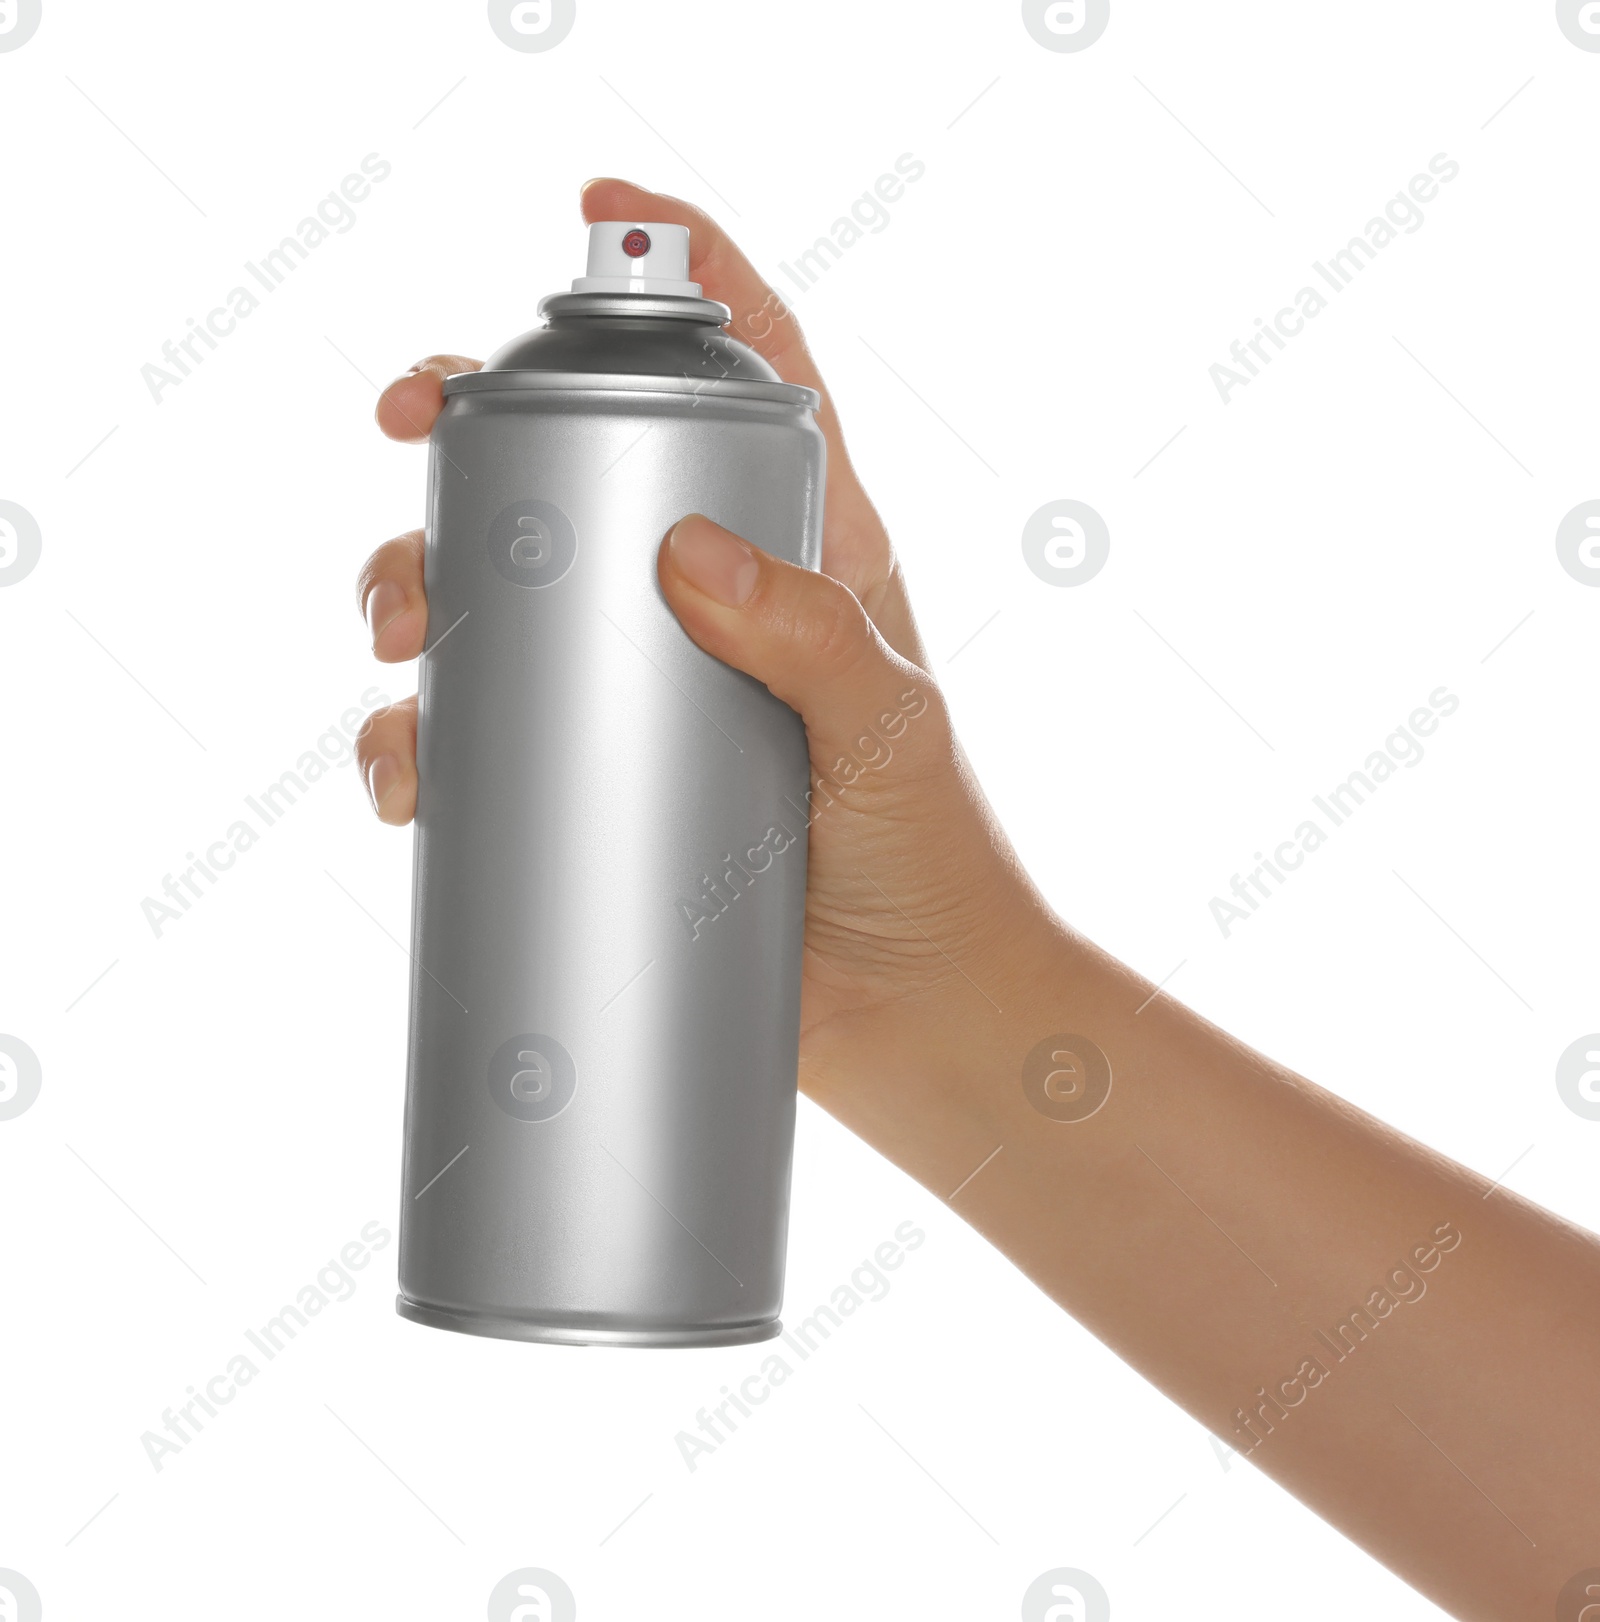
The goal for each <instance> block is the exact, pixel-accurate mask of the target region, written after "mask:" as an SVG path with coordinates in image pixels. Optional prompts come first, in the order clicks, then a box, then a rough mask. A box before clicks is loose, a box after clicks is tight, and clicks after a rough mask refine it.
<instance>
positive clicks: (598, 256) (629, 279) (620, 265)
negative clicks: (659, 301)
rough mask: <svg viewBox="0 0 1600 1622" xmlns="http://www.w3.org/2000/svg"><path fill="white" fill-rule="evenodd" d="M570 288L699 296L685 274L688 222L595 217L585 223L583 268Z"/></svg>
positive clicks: (667, 296) (685, 296)
mask: <svg viewBox="0 0 1600 1622" xmlns="http://www.w3.org/2000/svg"><path fill="white" fill-rule="evenodd" d="M572 291H573V292H574V293H647V294H654V295H655V296H656V297H658V298H660V297H666V298H699V297H700V284H699V283H698V282H691V281H690V280H689V228H688V226H686V225H659V224H656V223H655V222H654V221H651V220H597V221H596V222H595V223H594V224H593V225H591V226H590V227H589V273H588V274H587V275H586V276H580V277H579V278H578V279H577V280H576V281H575V282H574V283H573V284H572Z"/></svg>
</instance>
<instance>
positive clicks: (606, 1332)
mask: <svg viewBox="0 0 1600 1622" xmlns="http://www.w3.org/2000/svg"><path fill="white" fill-rule="evenodd" d="M394 1308H395V1311H396V1312H398V1313H399V1314H400V1316H401V1317H402V1318H409V1319H410V1320H411V1322H412V1323H418V1324H426V1325H427V1326H428V1327H429V1328H430V1329H451V1330H454V1331H455V1332H456V1333H457V1334H458V1335H487V1336H489V1337H490V1338H492V1339H494V1340H529V1341H539V1342H543V1343H544V1344H547V1345H551V1346H657V1347H663V1346H685V1347H687V1346H746V1345H749V1344H750V1343H752V1342H754V1341H760V1340H772V1339H773V1338H774V1337H775V1336H777V1335H778V1334H780V1333H781V1332H782V1330H783V1324H782V1322H781V1321H780V1320H779V1319H777V1318H765V1319H762V1320H760V1321H759V1322H757V1323H744V1324H707V1325H705V1326H703V1327H700V1328H686V1329H614V1328H609V1327H606V1328H602V1327H600V1326H598V1325H597V1326H595V1327H593V1328H588V1327H585V1326H584V1325H582V1324H570V1323H562V1324H550V1323H539V1322H538V1321H537V1320H534V1319H529V1318H505V1317H497V1316H495V1315H494V1314H492V1313H485V1312H452V1311H450V1310H449V1309H448V1308H445V1307H430V1306H425V1305H423V1303H422V1302H420V1301H413V1300H411V1299H410V1298H409V1297H407V1296H404V1295H397V1296H396V1297H395V1302H394Z"/></svg>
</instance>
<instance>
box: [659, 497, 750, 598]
mask: <svg viewBox="0 0 1600 1622" xmlns="http://www.w3.org/2000/svg"><path fill="white" fill-rule="evenodd" d="M667 548H668V550H669V551H670V552H671V553H672V561H673V563H675V564H676V565H677V567H678V569H679V571H680V572H681V573H682V574H683V576H684V578H685V579H686V580H688V582H689V584H690V585H691V586H695V587H698V588H699V590H701V591H703V592H704V593H705V594H706V596H708V597H710V598H713V599H714V600H715V601H717V602H719V603H723V604H725V605H726V606H727V607H729V608H739V607H742V606H743V605H744V604H745V603H746V602H748V601H749V600H750V593H751V592H753V591H754V590H755V589H756V579H757V577H758V576H759V575H760V573H761V565H760V563H759V562H757V560H756V555H755V553H754V552H753V551H751V549H750V548H749V547H748V546H746V545H745V543H744V542H743V541H741V540H740V539H739V537H738V536H737V535H730V534H729V533H728V532H727V530H725V529H723V528H721V527H720V526H719V525H717V524H713V523H712V522H711V520H710V519H709V518H685V519H683V520H682V521H681V522H679V523H677V524H675V525H673V528H672V534H671V535H670V536H669V537H668V538H667Z"/></svg>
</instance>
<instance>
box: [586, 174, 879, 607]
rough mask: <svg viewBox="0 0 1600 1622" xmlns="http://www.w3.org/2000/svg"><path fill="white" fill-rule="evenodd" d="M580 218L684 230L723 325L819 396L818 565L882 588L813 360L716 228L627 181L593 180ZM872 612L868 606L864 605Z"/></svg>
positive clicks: (872, 518) (693, 269) (870, 517)
mask: <svg viewBox="0 0 1600 1622" xmlns="http://www.w3.org/2000/svg"><path fill="white" fill-rule="evenodd" d="M582 202H583V217H584V219H586V220H588V221H589V222H590V223H591V224H593V223H594V222H595V221H596V220H628V219H635V220H659V221H660V222H661V223H663V224H665V225H685V226H687V227H688V228H689V276H690V279H691V280H692V281H697V282H699V283H700V285H701V287H702V288H703V289H704V291H705V295H706V297H707V298H711V299H716V300H717V301H718V302H720V303H722V304H726V305H727V306H728V308H729V309H730V310H732V312H733V319H732V321H731V322H729V326H730V328H731V330H732V331H733V334H734V336H735V337H737V338H739V339H741V340H743V341H744V342H745V343H747V344H749V345H750V347H751V348H752V349H754V350H755V352H756V353H757V354H758V355H760V356H762V357H763V359H765V360H767V361H768V362H770V363H771V365H772V367H773V369H774V370H775V371H776V372H777V374H778V376H779V377H781V378H782V379H783V380H784V382H786V383H799V384H803V385H804V386H805V387H806V388H809V389H815V390H816V391H817V393H818V394H820V395H821V396H822V405H821V407H820V408H819V409H818V411H817V426H818V427H819V428H821V430H822V432H823V436H824V437H825V438H826V440H827V442H828V492H827V517H828V531H829V532H828V534H827V535H826V536H825V538H824V542H823V567H824V568H825V569H827V570H828V572H829V573H830V574H832V575H833V576H834V577H835V578H836V579H841V580H843V581H844V583H845V584H846V585H847V586H850V587H851V588H852V589H853V590H854V591H855V592H856V594H857V595H858V596H862V597H863V600H865V593H869V592H873V591H875V590H881V589H882V587H883V585H884V584H885V582H886V581H887V578H888V575H889V572H890V570H891V569H892V568H893V559H892V556H891V554H890V551H889V541H888V536H887V535H886V534H885V533H884V529H883V524H882V522H881V521H880V519H879V518H878V514H877V512H876V510H875V509H874V507H873V505H872V503H871V501H870V500H868V498H867V493H866V491H865V490H864V489H862V487H861V481H860V480H859V479H858V478H857V477H856V472H855V469H854V468H853V467H852V466H851V465H850V454H849V452H848V451H847V450H846V449H845V444H844V434H843V432H842V431H841V429H840V427H839V417H838V413H837V412H836V411H835V410H834V407H833V398H832V396H831V395H830V394H829V393H828V390H827V386H826V385H825V384H824V383H823V381H822V374H821V373H820V372H819V371H818V370H817V363H816V362H815V361H814V360H813V359H812V358H811V351H810V349H809V348H808V347H807V345H806V340H805V335H804V334H803V333H802V332H801V331H800V324H799V322H798V321H796V320H795V318H794V316H793V315H792V314H791V313H790V312H789V310H788V308H787V306H786V305H785V304H784V302H783V300H782V299H781V298H780V297H779V296H778V294H777V293H775V292H774V291H773V289H772V288H771V287H770V286H768V285H767V283H766V282H765V281H764V280H763V279H762V277H761V276H760V274H759V273H758V272H757V271H756V268H755V267H754V266H753V265H752V264H751V263H750V261H749V260H748V259H746V258H745V256H744V255H743V254H742V253H741V252H740V251H739V249H738V248H737V247H736V246H735V245H734V243H733V240H732V238H730V237H729V236H728V234H727V232H725V231H724V230H723V229H722V227H721V226H720V225H718V224H717V222H716V221H715V220H714V219H712V218H711V216H710V215H709V214H707V213H706V212H705V211H704V210H702V209H698V208H696V207H695V206H694V205H693V204H692V203H685V202H684V201H682V199H680V198H677V197H669V196H667V195H666V194H665V193H663V192H653V191H646V190H644V188H643V187H642V186H635V185H633V184H631V183H630V182H629V181H626V180H613V179H600V180H591V181H589V182H588V184H587V185H585V186H584V188H583V199H582ZM869 607H870V604H869Z"/></svg>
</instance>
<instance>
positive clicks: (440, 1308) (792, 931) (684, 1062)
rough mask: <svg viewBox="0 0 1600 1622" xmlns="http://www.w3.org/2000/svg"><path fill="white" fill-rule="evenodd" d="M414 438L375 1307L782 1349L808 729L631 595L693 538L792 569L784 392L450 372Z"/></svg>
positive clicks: (794, 515) (792, 404) (809, 529)
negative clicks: (698, 524)
mask: <svg viewBox="0 0 1600 1622" xmlns="http://www.w3.org/2000/svg"><path fill="white" fill-rule="evenodd" d="M451 382H452V385H460V389H459V392H457V391H453V390H448V389H447V394H448V398H447V400H446V403H445V408H444V410H443V412H442V414H441V416H440V418H439V420H438V423H437V424H436V427H435V429H434V434H433V448H432V457H431V463H430V475H429V477H430V499H429V521H428V527H427V539H426V561H425V574H426V582H427V590H428V601H429V633H428V635H429V649H428V651H427V652H426V653H425V654H424V656H423V660H422V675H421V682H420V707H419V717H418V739H417V760H418V774H419V789H418V801H417V831H416V867H415V886H414V903H413V905H414V912H413V925H412V969H411V1032H410V1052H409V1069H408V1078H407V1102H406V1127H405V1150H404V1175H403V1189H402V1217H401V1229H400V1288H401V1295H400V1301H399V1308H400V1311H401V1312H402V1313H403V1314H404V1315H406V1316H408V1317H411V1318H414V1319H418V1320H420V1321H423V1322H427V1323H431V1324H435V1325H437V1326H440V1327H447V1328H455V1329H463V1330H467V1331H469V1332H477V1333H484V1334H494V1335H502V1336H508V1337H514V1338H524V1339H533V1340H555V1341H567V1342H576V1343H617V1344H640V1345H703V1344H725V1343H731V1342H737V1341H743V1340H757V1339H762V1338H765V1337H766V1336H767V1335H770V1334H774V1333H776V1332H777V1328H778V1311H779V1307H780V1304H781V1296H782V1283H783V1260H784V1249H785V1239H786V1228H787V1215H788V1191H789V1175H790V1161H791V1157H792V1151H793V1134H794V1109H795V1079H796V1077H795V1071H796V1060H797V1048H798V1031H799V995H800V965H801V940H802V933H803V926H804V898H805V863H806V805H807V789H808V787H809V775H808V765H807V754H806V744H805V735H804V729H803V727H802V725H801V722H800V719H799V717H798V716H796V715H795V714H794V712H793V711H791V710H790V709H788V708H787V706H785V705H783V704H782V703H780V702H779V701H778V700H777V699H775V698H773V697H772V695H771V694H769V693H768V692H767V691H766V689H765V688H764V687H763V686H761V685H760V684H759V683H757V682H755V681H753V680H752V679H751V678H749V677H747V676H745V675H743V674H741V673H739V672H737V671H734V670H732V669H730V668H729V667H727V666H725V665H723V664H721V663H720V662H719V661H717V660H715V659H713V658H711V657H710V656H709V655H707V654H705V653H703V652H702V651H701V650H700V649H699V648H697V647H696V646H695V645H694V644H693V643H692V642H691V641H690V640H689V638H688V636H687V635H686V634H685V633H684V631H683V630H682V628H681V627H680V626H679V625H678V623H677V620H676V619H675V618H674V616H673V615H672V612H671V610H670V609H669V608H668V607H667V605H666V603H665V601H664V599H663V597H662V594H661V590H660V586H659V584H658V581H657V576H656V553H657V549H658V547H659V545H660V541H661V537H662V536H663V535H664V534H665V532H666V531H667V529H668V528H670V526H671V525H672V524H673V523H674V522H675V521H676V520H677V519H678V518H680V517H682V516H683V515H684V514H686V513H689V512H702V513H705V514H706V515H707V516H709V517H711V518H713V519H715V520H716V521H717V522H719V523H721V524H724V525H726V526H727V527H728V528H729V529H731V530H733V531H735V532H736V533H738V534H739V535H742V536H743V537H745V538H746V539H747V540H749V541H750V542H751V543H752V544H754V545H757V546H760V547H763V548H764V549H766V550H767V551H769V552H772V553H774V554H775V555H778V556H781V557H783V558H785V559H786V560H787V561H789V562H791V563H796V564H800V565H802V566H805V567H811V568H814V567H816V565H817V562H818V552H819V548H820V533H821V515H822V488H823V445H822V439H821V434H820V432H819V430H818V429H817V427H816V425H815V422H814V421H813V419H812V416H811V412H810V409H809V408H808V406H807V405H806V404H805V403H803V402H800V401H798V400H796V399H795V398H792V397H790V398H786V397H785V396H786V395H788V396H797V395H799V394H800V393H801V392H802V391H798V390H786V389H785V387H784V386H783V385H777V384H765V385H764V384H759V383H758V384H756V385H754V386H752V385H750V384H743V385H740V384H727V383H707V382H706V381H704V380H702V381H700V382H698V383H694V382H691V380H689V379H688V378H682V377H680V378H677V379H671V378H666V377H662V378H658V379H655V380H652V379H650V378H648V377H644V378H641V377H637V376H636V377H631V378H606V377H599V376H596V377H590V378H580V377H567V376H564V375H557V376H550V377H545V378H538V379H533V378H529V377H525V376H519V375H517V374H508V375H504V376H500V377H495V376H493V375H491V374H487V373H486V374H480V375H479V376H478V377H477V378H474V379H452V380H451Z"/></svg>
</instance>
